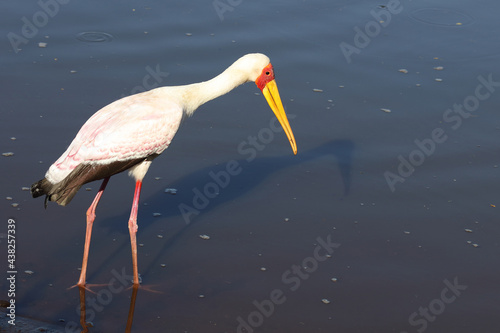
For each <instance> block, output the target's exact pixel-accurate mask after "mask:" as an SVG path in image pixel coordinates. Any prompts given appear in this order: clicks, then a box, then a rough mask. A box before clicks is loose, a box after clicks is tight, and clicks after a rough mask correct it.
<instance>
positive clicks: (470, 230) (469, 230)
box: [464, 229, 472, 232]
mask: <svg viewBox="0 0 500 333" xmlns="http://www.w3.org/2000/svg"><path fill="white" fill-rule="evenodd" d="M464 231H465V232H472V229H464Z"/></svg>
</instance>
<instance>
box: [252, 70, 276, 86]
mask: <svg viewBox="0 0 500 333" xmlns="http://www.w3.org/2000/svg"><path fill="white" fill-rule="evenodd" d="M272 80H274V69H273V65H271V64H269V65H267V66H266V67H264V69H263V70H262V73H261V74H260V75H259V77H258V78H257V80H255V84H256V85H257V87H259V89H260V90H262V89H264V87H265V86H266V84H268V83H269V82H271V81H272Z"/></svg>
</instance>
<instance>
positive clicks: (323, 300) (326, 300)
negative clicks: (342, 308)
mask: <svg viewBox="0 0 500 333" xmlns="http://www.w3.org/2000/svg"><path fill="white" fill-rule="evenodd" d="M321 302H323V303H324V304H330V303H331V302H330V301H329V300H328V299H327V298H323V299H322V300H321Z"/></svg>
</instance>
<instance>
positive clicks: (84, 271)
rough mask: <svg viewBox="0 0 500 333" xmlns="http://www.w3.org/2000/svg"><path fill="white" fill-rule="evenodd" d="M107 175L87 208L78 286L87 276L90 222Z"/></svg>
mask: <svg viewBox="0 0 500 333" xmlns="http://www.w3.org/2000/svg"><path fill="white" fill-rule="evenodd" d="M108 181H109V177H107V178H104V180H103V182H102V184H101V187H100V188H99V192H97V195H96V196H95V198H94V201H93V202H92V204H91V205H90V207H89V209H88V210H87V231H86V233H85V247H84V250H83V262H82V272H81V273H80V280H78V283H77V285H78V286H81V287H83V286H85V278H86V276H87V260H88V258H89V248H90V236H91V235H92V224H93V223H94V220H95V209H96V207H97V204H98V203H99V200H100V199H101V196H102V192H104V189H105V188H106V185H107V184H108Z"/></svg>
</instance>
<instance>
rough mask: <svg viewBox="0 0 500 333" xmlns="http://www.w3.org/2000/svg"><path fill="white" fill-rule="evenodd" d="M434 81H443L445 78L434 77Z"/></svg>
mask: <svg viewBox="0 0 500 333" xmlns="http://www.w3.org/2000/svg"><path fill="white" fill-rule="evenodd" d="M434 81H436V82H443V79H440V78H438V77H437V78H435V79H434Z"/></svg>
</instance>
